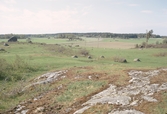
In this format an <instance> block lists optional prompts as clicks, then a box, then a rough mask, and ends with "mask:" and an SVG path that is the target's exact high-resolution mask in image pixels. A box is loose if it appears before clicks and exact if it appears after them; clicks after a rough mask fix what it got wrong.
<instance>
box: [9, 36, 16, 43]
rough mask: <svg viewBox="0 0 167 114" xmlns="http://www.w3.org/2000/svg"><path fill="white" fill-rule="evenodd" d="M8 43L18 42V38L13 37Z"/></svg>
mask: <svg viewBox="0 0 167 114" xmlns="http://www.w3.org/2000/svg"><path fill="white" fill-rule="evenodd" d="M8 42H17V37H16V36H12V37H11V38H10V39H9V40H8Z"/></svg>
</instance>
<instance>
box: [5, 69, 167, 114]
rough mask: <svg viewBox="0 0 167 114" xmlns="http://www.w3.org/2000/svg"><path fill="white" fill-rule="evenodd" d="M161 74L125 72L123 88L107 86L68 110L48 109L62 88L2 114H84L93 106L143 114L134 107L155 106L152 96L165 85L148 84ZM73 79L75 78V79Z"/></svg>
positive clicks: (45, 79)
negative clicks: (144, 104)
mask: <svg viewBox="0 0 167 114" xmlns="http://www.w3.org/2000/svg"><path fill="white" fill-rule="evenodd" d="M68 72H69V71H68V70H62V71H58V72H50V73H46V74H44V75H42V76H39V77H37V78H36V79H34V80H33V82H32V83H31V84H30V85H28V86H26V87H24V89H23V91H25V90H27V89H28V88H31V87H32V86H36V85H39V84H46V83H53V82H55V81H59V79H62V78H63V79H64V78H67V74H68ZM161 72H165V73H166V72H167V69H159V70H150V71H137V70H131V71H129V72H128V75H129V76H130V80H129V84H128V85H127V86H124V87H122V86H121V87H117V86H116V85H113V84H112V83H111V84H110V85H109V87H108V88H106V89H104V90H102V91H101V92H99V93H97V94H94V95H92V96H90V98H88V96H87V98H85V99H84V100H80V101H77V102H76V103H74V104H72V105H71V106H69V107H68V108H67V107H65V108H63V105H60V104H57V105H55V106H54V107H51V104H50V103H51V102H52V99H51V98H52V97H54V95H55V94H60V92H62V88H63V87H59V88H55V89H54V90H52V91H49V92H48V93H44V94H41V95H40V96H38V97H35V98H33V99H30V100H28V101H26V102H22V103H20V104H19V105H18V106H17V107H15V108H14V109H12V110H10V111H8V112H6V114H9V113H11V114H50V113H51V114H52V113H59V114H64V113H67V114H69V113H70V114H72V113H73V114H84V113H85V111H87V110H89V109H90V108H91V107H93V106H95V105H97V104H102V105H104V104H109V105H115V106H116V107H114V109H113V110H111V111H108V114H144V112H143V110H138V109H137V108H136V107H138V106H140V105H142V104H143V103H145V102H149V103H156V102H158V99H156V98H155V97H154V95H155V94H156V93H158V92H160V91H166V90H167V82H165V81H164V82H163V81H161V82H158V81H152V79H153V78H157V77H158V76H159V75H160V73H161ZM166 74H167V73H166ZM70 75H71V74H70ZM73 75H74V74H73ZM86 77H87V76H86ZM92 77H93V76H92ZM73 78H76V76H74V77H73Z"/></svg>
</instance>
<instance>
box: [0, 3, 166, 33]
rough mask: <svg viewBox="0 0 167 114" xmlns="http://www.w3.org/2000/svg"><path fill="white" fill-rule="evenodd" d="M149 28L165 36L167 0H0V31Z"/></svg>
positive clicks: (127, 30) (139, 30)
mask: <svg viewBox="0 0 167 114" xmlns="http://www.w3.org/2000/svg"><path fill="white" fill-rule="evenodd" d="M151 29H152V30H153V31H154V34H158V35H166V36H167V0H0V34H10V33H13V34H46V33H65V32H70V33H71V32H76V33H86V32H110V33H145V32H146V30H151Z"/></svg>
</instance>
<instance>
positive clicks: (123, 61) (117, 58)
mask: <svg viewBox="0 0 167 114" xmlns="http://www.w3.org/2000/svg"><path fill="white" fill-rule="evenodd" d="M113 60H114V62H120V63H127V60H126V59H125V58H122V57H118V56H115V57H113Z"/></svg>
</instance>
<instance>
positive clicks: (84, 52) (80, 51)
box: [79, 49, 89, 56]
mask: <svg viewBox="0 0 167 114" xmlns="http://www.w3.org/2000/svg"><path fill="white" fill-rule="evenodd" d="M79 54H80V55H83V56H88V55H89V51H88V50H86V49H80V50H79Z"/></svg>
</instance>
